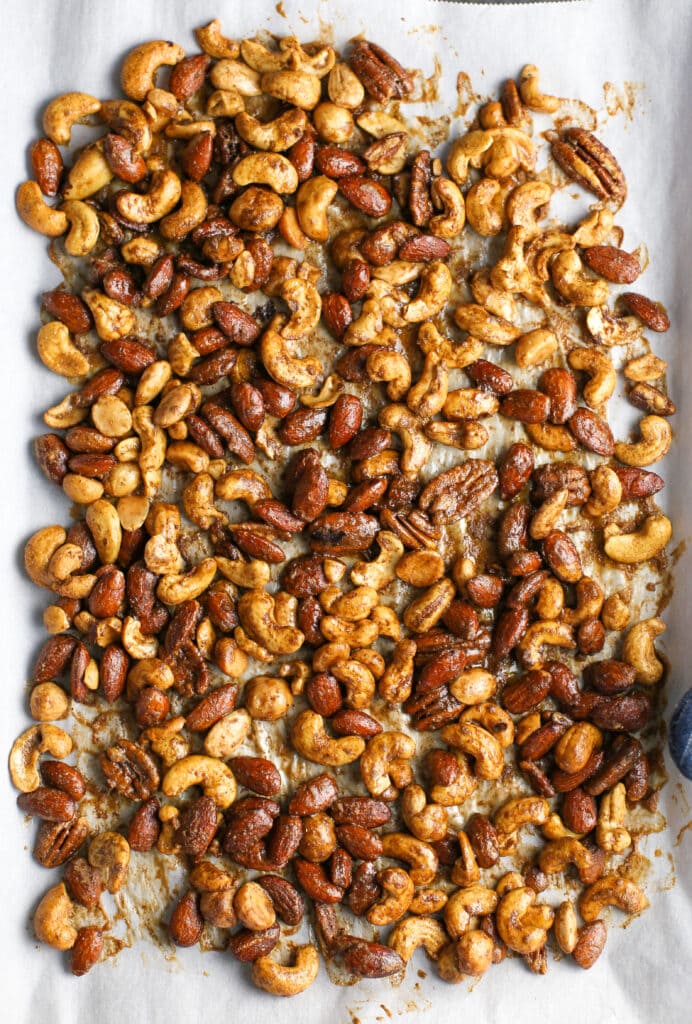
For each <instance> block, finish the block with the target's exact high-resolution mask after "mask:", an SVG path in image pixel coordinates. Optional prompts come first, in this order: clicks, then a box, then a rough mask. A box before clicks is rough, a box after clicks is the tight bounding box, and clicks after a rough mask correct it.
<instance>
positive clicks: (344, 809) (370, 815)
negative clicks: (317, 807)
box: [330, 796, 392, 828]
mask: <svg viewBox="0 0 692 1024" xmlns="http://www.w3.org/2000/svg"><path fill="white" fill-rule="evenodd" d="M330 813H331V815H332V817H333V818H334V821H335V822H336V823H337V824H338V825H362V826H363V828H377V826H378V825H386V823H387V822H388V821H389V820H390V819H391V817H392V812H391V811H390V809H389V806H388V805H387V804H386V803H385V802H384V801H383V800H374V799H373V798H372V797H367V796H344V797H339V799H337V800H335V801H333V803H332V805H331V808H330Z"/></svg>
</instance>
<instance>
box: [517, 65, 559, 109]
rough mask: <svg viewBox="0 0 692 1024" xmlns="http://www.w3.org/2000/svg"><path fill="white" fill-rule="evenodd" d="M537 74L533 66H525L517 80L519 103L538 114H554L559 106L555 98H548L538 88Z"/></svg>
mask: <svg viewBox="0 0 692 1024" xmlns="http://www.w3.org/2000/svg"><path fill="white" fill-rule="evenodd" d="M538 77H539V72H538V68H537V67H536V65H535V64H525V65H524V67H523V68H522V72H521V78H520V79H519V93H520V95H521V101H522V103H523V104H524V106H525V107H528V108H529V110H535V111H536V112H537V113H539V114H554V113H555V111H556V110H557V108H558V107H559V106H560V100H559V99H558V97H557V96H548V94H547V93H544V92H541V90H540V89H539V88H538Z"/></svg>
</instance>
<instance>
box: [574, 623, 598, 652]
mask: <svg viewBox="0 0 692 1024" xmlns="http://www.w3.org/2000/svg"><path fill="white" fill-rule="evenodd" d="M604 644H605V628H604V626H603V623H602V622H601V620H600V619H596V618H590V619H584V621H583V622H582V623H580V625H579V628H578V629H577V650H578V651H579V653H580V654H598V652H599V651H602V650H603V646H604Z"/></svg>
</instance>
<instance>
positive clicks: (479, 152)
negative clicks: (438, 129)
mask: <svg viewBox="0 0 692 1024" xmlns="http://www.w3.org/2000/svg"><path fill="white" fill-rule="evenodd" d="M492 144H493V137H492V135H491V134H490V132H482V131H472V132H467V133H466V134H465V135H462V136H461V137H460V138H458V139H455V141H454V142H453V143H452V148H451V149H450V151H449V155H448V157H447V161H446V163H447V171H448V173H449V176H450V178H452V180H453V181H455V182H456V183H457V185H464V184H466V179H467V178H468V174H469V165H470V166H471V167H480V165H481V157H482V156H483V154H484V153H485V152H486V151H487V150H488V149H490V147H491V146H492Z"/></svg>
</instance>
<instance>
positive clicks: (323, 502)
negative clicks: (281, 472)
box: [291, 450, 329, 523]
mask: <svg viewBox="0 0 692 1024" xmlns="http://www.w3.org/2000/svg"><path fill="white" fill-rule="evenodd" d="M328 498H329V478H328V476H327V473H326V471H325V470H324V469H323V468H322V465H321V463H320V457H319V455H318V454H317V453H316V452H312V453H311V451H310V450H308V451H306V452H301V454H300V455H299V456H298V459H297V461H296V463H295V465H294V479H293V497H292V500H291V507H292V509H293V511H294V512H295V514H296V515H297V516H300V518H301V519H304V520H305V522H306V523H310V522H313V521H314V520H316V519H317V517H318V516H319V515H320V514H321V513H322V512H323V511H324V509H325V508H326V507H327V501H328Z"/></svg>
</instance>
